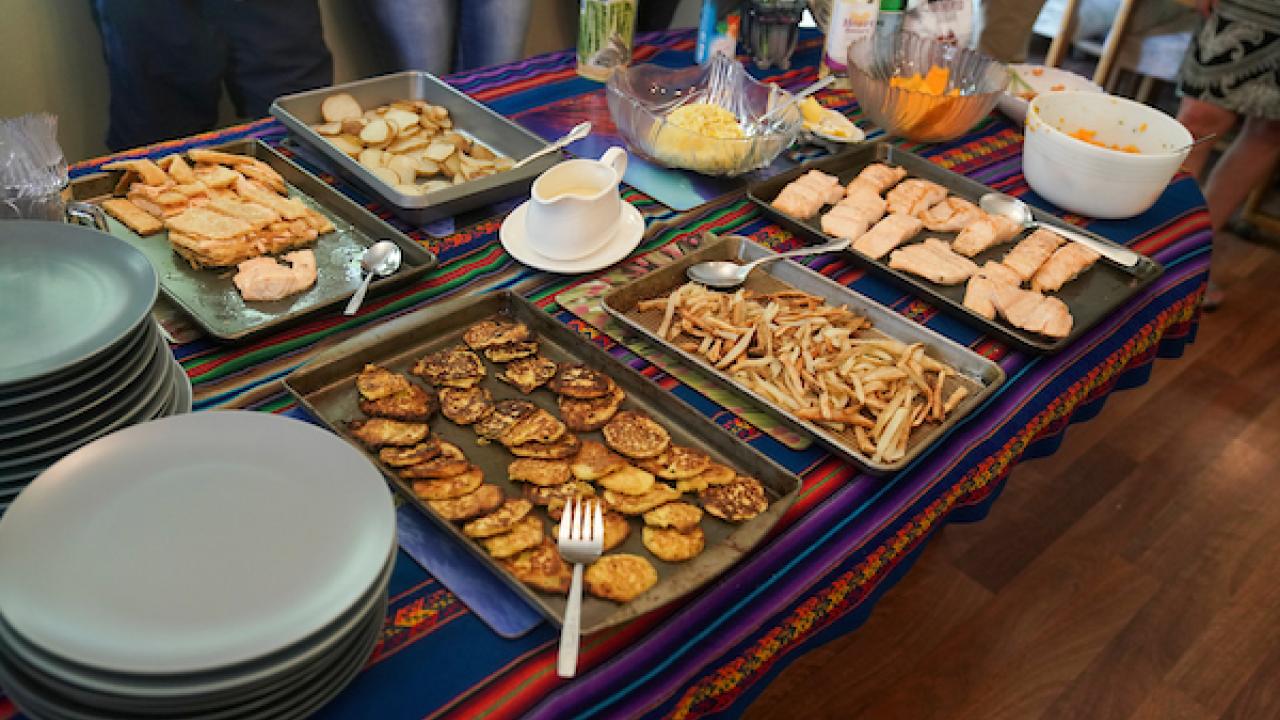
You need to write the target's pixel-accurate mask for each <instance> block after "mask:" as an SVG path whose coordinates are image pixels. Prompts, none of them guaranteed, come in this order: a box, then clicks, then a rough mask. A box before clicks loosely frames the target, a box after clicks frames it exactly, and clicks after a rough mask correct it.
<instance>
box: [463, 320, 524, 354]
mask: <svg viewBox="0 0 1280 720" xmlns="http://www.w3.org/2000/svg"><path fill="white" fill-rule="evenodd" d="M528 339H529V328H528V327H527V326H526V325H525V324H524V323H520V322H512V321H510V320H504V319H501V318H498V319H491V320H481V321H480V322H478V323H476V324H475V325H472V326H471V327H469V328H467V331H466V332H465V333H463V334H462V342H464V343H466V344H467V347H469V348H471V349H472V350H484V349H485V348H490V347H494V346H497V345H506V344H508V343H515V342H521V341H524V340H528Z"/></svg>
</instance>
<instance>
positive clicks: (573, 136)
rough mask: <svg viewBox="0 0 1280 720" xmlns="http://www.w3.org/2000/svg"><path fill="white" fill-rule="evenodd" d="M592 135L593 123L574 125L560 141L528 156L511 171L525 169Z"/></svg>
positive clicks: (513, 166) (512, 167)
mask: <svg viewBox="0 0 1280 720" xmlns="http://www.w3.org/2000/svg"><path fill="white" fill-rule="evenodd" d="M590 134H591V123H589V122H580V123H578V124H577V125H574V126H573V128H572V129H570V130H569V132H567V133H565V134H564V135H563V136H561V138H560V139H559V140H556V141H555V142H553V143H551V144H550V145H548V146H546V147H544V148H542V149H541V150H539V151H537V152H535V153H533V154H532V155H528V156H526V157H525V158H524V159H523V160H521V161H520V162H518V163H516V164H515V165H512V166H511V169H512V170H514V169H516V168H518V167H523V166H525V165H528V164H529V163H531V162H533V161H534V160H537V159H538V158H540V157H542V156H543V155H549V154H551V153H553V152H555V151H557V150H559V149H560V148H562V147H565V146H566V145H568V144H569V143H573V142H577V141H579V140H581V139H582V138H584V137H586V136H588V135H590Z"/></svg>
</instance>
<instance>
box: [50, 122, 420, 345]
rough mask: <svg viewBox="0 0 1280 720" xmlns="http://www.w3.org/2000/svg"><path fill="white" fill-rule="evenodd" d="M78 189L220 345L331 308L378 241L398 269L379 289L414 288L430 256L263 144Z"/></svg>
mask: <svg viewBox="0 0 1280 720" xmlns="http://www.w3.org/2000/svg"><path fill="white" fill-rule="evenodd" d="M103 170H104V172H101V173H95V174H92V175H85V176H82V177H79V178H76V179H75V180H73V181H72V182H71V185H70V192H71V195H72V198H73V199H75V200H79V201H84V202H90V203H93V204H96V205H99V206H101V207H102V208H103V210H104V211H105V214H106V215H107V224H108V227H107V231H108V232H110V233H111V234H112V235H115V236H117V237H119V238H122V239H124V240H126V241H127V242H129V243H130V244H132V245H134V246H135V247H137V248H138V249H139V250H141V251H142V252H143V254H145V255H146V256H147V259H148V260H150V261H151V264H152V266H154V267H155V269H156V274H157V275H159V277H160V290H161V292H163V293H164V294H165V296H166V297H168V298H169V299H170V300H172V301H173V302H174V303H175V304H176V305H177V306H178V307H179V308H181V309H182V310H183V311H185V312H186V313H187V314H188V315H190V316H191V318H192V319H193V320H195V322H196V323H197V324H198V325H199V326H200V327H201V328H203V329H204V331H205V332H207V333H209V334H210V335H212V336H213V337H216V338H219V339H221V340H242V339H245V338H248V337H250V336H253V335H255V334H258V333H261V332H264V331H266V330H269V329H273V328H279V327H281V326H283V325H285V324H288V323H292V322H296V321H298V320H300V319H301V318H303V317H305V316H308V315H310V314H312V313H315V312H318V311H321V310H324V309H327V308H332V307H334V306H336V305H338V304H340V303H342V302H343V301H344V300H346V299H347V298H349V297H350V296H351V294H352V293H354V292H355V290H356V288H357V287H359V285H360V281H361V277H362V275H361V270H360V259H361V257H362V256H363V254H364V251H365V250H366V249H367V248H368V247H369V246H370V245H372V244H373V243H375V242H378V241H379V240H384V239H385V240H391V241H393V242H395V243H396V245H398V246H399V247H400V252H401V258H402V261H401V266H400V269H399V270H398V271H396V272H395V273H392V274H391V275H389V276H387V277H384V278H378V279H376V280H374V282H373V283H372V284H371V285H370V288H371V291H372V292H373V293H381V292H385V291H386V290H388V289H391V288H394V287H397V286H400V285H403V284H405V283H409V282H412V281H413V280H415V279H417V278H419V277H421V276H422V275H424V274H425V273H427V272H428V271H430V270H431V269H432V268H433V267H435V265H436V257H435V254H434V253H432V252H431V251H430V250H428V249H427V248H425V247H423V246H422V245H420V244H418V243H417V242H415V241H414V240H412V239H410V238H409V237H408V236H406V235H405V234H404V233H402V232H400V231H399V230H396V229H395V228H394V227H392V226H391V225H389V224H387V222H385V221H384V220H382V219H381V218H379V217H377V216H375V215H374V214H373V213H371V212H369V211H368V210H366V209H365V208H364V207H362V206H361V205H359V204H357V203H355V202H353V201H352V200H351V199H349V198H347V197H346V196H345V195H343V194H342V193H340V192H338V191H337V190H335V189H334V188H333V187H332V186H330V185H328V184H326V183H325V182H323V181H322V180H320V179H319V178H317V177H316V176H314V175H312V174H311V173H309V172H307V171H306V170H303V169H302V168H301V167H298V165H297V164H295V163H294V162H293V161H291V160H289V159H288V158H286V157H284V156H283V155H281V154H280V153H278V152H276V151H275V150H274V149H272V148H271V147H270V146H268V145H266V144H265V143H263V142H262V141H260V140H253V139H247V140H237V141H235V142H232V143H227V144H223V145H219V146H216V147H209V148H193V149H191V150H188V151H186V152H181V153H174V154H172V155H167V156H165V157H162V158H159V159H157V160H154V161H153V160H151V159H148V158H131V159H126V160H120V161H116V162H112V163H107V164H106V165H104V166H103Z"/></svg>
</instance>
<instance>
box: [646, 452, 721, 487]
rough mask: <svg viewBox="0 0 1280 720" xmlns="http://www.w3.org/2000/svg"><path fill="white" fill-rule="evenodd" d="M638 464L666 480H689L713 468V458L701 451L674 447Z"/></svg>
mask: <svg viewBox="0 0 1280 720" xmlns="http://www.w3.org/2000/svg"><path fill="white" fill-rule="evenodd" d="M636 464H637V465H639V466H640V467H642V468H644V469H645V470H648V471H649V472H651V473H653V474H654V475H657V476H658V477H660V478H662V479H664V480H688V479H689V478H691V477H695V476H697V475H699V474H701V473H702V472H703V471H704V470H706V469H707V468H709V467H711V458H710V457H708V456H707V454H706V453H704V452H702V451H701V450H694V449H693V448H687V447H681V446H679V445H672V446H671V447H669V448H667V450H666V452H664V453H662V454H661V455H659V456H657V457H655V458H649V459H647V460H641V461H639V462H637V463H636Z"/></svg>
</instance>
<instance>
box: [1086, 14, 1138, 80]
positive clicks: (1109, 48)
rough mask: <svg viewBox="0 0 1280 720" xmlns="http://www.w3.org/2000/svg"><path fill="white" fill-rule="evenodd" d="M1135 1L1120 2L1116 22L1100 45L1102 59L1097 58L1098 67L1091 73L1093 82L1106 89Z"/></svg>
mask: <svg viewBox="0 0 1280 720" xmlns="http://www.w3.org/2000/svg"><path fill="white" fill-rule="evenodd" d="M1135 4H1137V1H1136V0H1121V2H1120V9H1119V10H1118V11H1116V21H1115V23H1114V24H1113V25H1112V26H1111V31H1110V32H1108V33H1107V40H1106V42H1104V43H1103V45H1102V57H1100V58H1098V67H1097V69H1095V70H1094V72H1093V81H1094V82H1095V83H1097V84H1099V85H1101V86H1103V87H1107V81H1108V80H1109V79H1110V76H1111V71H1112V68H1114V67H1115V62H1116V58H1117V57H1118V56H1119V55H1120V47H1121V46H1122V45H1123V44H1124V35H1125V32H1126V31H1127V30H1128V29H1129V18H1130V16H1132V15H1133V6H1134V5H1135Z"/></svg>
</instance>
